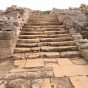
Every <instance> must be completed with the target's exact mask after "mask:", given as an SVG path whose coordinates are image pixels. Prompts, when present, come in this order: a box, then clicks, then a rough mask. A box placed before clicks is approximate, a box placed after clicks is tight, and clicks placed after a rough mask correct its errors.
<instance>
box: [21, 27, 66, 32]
mask: <svg viewBox="0 0 88 88" xmlns="http://www.w3.org/2000/svg"><path fill="white" fill-rule="evenodd" d="M62 30H66V29H65V28H31V27H30V28H22V29H21V32H22V31H30V32H31V31H62Z"/></svg>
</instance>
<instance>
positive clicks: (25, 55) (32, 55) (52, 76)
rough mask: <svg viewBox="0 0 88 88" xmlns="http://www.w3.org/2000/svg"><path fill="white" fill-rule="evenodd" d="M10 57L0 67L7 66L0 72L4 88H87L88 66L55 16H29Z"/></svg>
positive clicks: (0, 87)
mask: <svg viewBox="0 0 88 88" xmlns="http://www.w3.org/2000/svg"><path fill="white" fill-rule="evenodd" d="M14 55H15V57H16V58H14V59H10V61H8V62H12V64H11V65H10V64H7V63H8V62H5V63H1V64H0V69H2V66H3V67H8V66H9V67H10V68H9V69H6V70H5V68H4V69H3V75H5V76H4V77H5V78H4V79H6V81H7V83H8V84H7V85H6V84H5V85H6V88H88V84H87V83H88V63H87V61H86V60H85V59H83V58H82V57H80V56H81V55H80V53H79V51H78V48H77V46H76V44H75V41H74V39H73V38H72V36H71V35H70V34H69V31H68V30H67V29H66V28H65V25H63V23H61V22H59V21H58V20H57V18H56V16H55V15H37V16H35V15H32V16H30V17H29V20H28V22H27V24H25V25H24V26H23V28H22V29H21V32H20V35H19V36H18V40H17V44H16V48H15V50H14ZM11 60H12V61H11ZM6 64H7V65H6ZM11 66H12V68H11ZM7 72H8V74H7V75H6V73H7ZM0 78H2V75H1V74H0ZM2 82H3V81H2ZM5 83H6V82H5ZM2 86H3V85H0V88H3V87H2Z"/></svg>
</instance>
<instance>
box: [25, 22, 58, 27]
mask: <svg viewBox="0 0 88 88" xmlns="http://www.w3.org/2000/svg"><path fill="white" fill-rule="evenodd" d="M29 24H30V25H31V26H33V25H34V26H35V25H40V26H42V25H46V26H47V25H59V23H39V22H38V23H34V22H33V23H32V22H31V23H28V24H26V25H29Z"/></svg>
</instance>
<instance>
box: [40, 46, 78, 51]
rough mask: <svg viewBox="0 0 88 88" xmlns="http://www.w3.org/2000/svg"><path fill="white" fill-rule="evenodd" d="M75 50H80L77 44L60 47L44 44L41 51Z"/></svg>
mask: <svg viewBox="0 0 88 88" xmlns="http://www.w3.org/2000/svg"><path fill="white" fill-rule="evenodd" d="M75 50H78V48H77V47H76V46H59V47H50V46H42V47H41V48H40V51H41V52H63V51H75Z"/></svg>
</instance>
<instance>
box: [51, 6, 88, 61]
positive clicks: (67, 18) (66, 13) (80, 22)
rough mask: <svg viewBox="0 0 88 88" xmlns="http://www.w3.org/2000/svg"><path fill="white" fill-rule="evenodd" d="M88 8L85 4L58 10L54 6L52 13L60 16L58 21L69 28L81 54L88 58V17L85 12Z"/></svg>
mask: <svg viewBox="0 0 88 88" xmlns="http://www.w3.org/2000/svg"><path fill="white" fill-rule="evenodd" d="M87 10H88V8H87V7H86V9H85V6H84V5H81V6H80V8H75V9H71V10H58V9H55V8H54V9H53V11H52V12H51V14H55V15H56V16H57V18H58V21H59V22H63V24H64V25H65V26H66V28H67V29H68V30H69V33H70V34H71V35H72V37H73V38H74V41H75V42H76V45H77V46H78V49H79V51H80V53H81V55H82V56H83V57H84V58H85V59H87V60H88V40H87V39H88V35H87V33H88V30H87V28H88V27H87V25H88V21H87V19H88V18H87V15H86V14H85V12H87ZM85 30H86V33H84V34H82V32H83V31H85ZM84 35H85V36H84ZM86 35H87V36H86ZM83 38H87V39H83Z"/></svg>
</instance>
